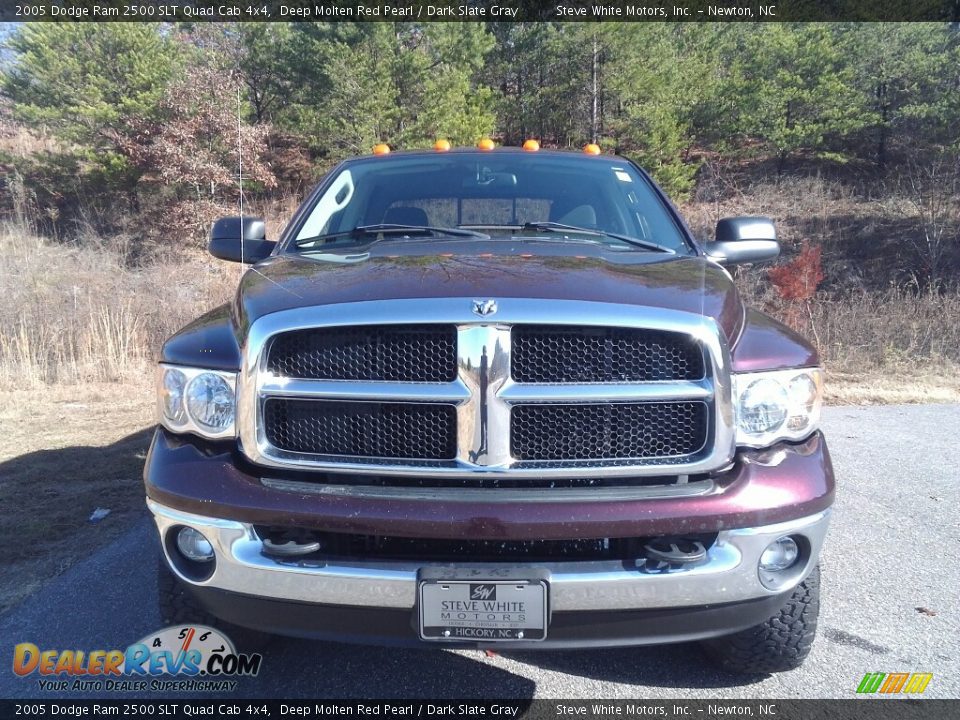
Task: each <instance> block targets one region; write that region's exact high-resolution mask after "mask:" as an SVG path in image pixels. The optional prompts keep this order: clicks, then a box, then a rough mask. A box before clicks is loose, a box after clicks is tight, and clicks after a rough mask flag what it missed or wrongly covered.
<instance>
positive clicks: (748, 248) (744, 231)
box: [703, 217, 780, 265]
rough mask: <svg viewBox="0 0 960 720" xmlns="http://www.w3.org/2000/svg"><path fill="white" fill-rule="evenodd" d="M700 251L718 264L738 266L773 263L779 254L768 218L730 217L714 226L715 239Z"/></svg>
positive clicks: (775, 236)
mask: <svg viewBox="0 0 960 720" xmlns="http://www.w3.org/2000/svg"><path fill="white" fill-rule="evenodd" d="M703 249H704V250H705V251H706V253H707V255H709V256H710V257H712V258H713V259H714V260H716V261H717V262H718V263H720V264H721V265H738V264H740V263H755V262H762V261H764V260H773V259H774V258H775V257H777V255H779V254H780V243H778V242H777V229H776V227H774V225H773V220H771V219H770V218H765V217H733V218H723V220H720V221H719V222H718V223H717V233H716V240H714V241H713V242H708V243H706V244H705V245H704V246H703Z"/></svg>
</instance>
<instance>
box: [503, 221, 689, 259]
mask: <svg viewBox="0 0 960 720" xmlns="http://www.w3.org/2000/svg"><path fill="white" fill-rule="evenodd" d="M521 227H522V229H523V230H537V231H538V232H564V231H569V232H578V233H583V234H584V235H601V236H603V237H608V238H613V239H614V240H620V241H621V242H625V243H627V244H628V245H636V246H637V247H642V248H644V249H645V250H653V251H655V252H666V253H670V254H671V255H675V254H676V251H675V250H672V249H671V248H668V247H667V246H666V245H660V244H658V243H655V242H652V241H650V240H640V239H639V238H634V237H630V236H629V235H620V234H618V233H612V232H607V231H606V230H597V229H596V228H585V227H578V226H577V225H565V224H564V223H558V222H550V221H547V220H541V221H539V222H528V223H524V224H523V225H522V226H521Z"/></svg>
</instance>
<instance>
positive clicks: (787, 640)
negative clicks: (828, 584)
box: [703, 565, 820, 674]
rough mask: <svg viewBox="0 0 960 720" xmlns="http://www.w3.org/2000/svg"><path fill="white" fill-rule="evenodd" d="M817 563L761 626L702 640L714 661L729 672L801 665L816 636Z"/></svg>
mask: <svg viewBox="0 0 960 720" xmlns="http://www.w3.org/2000/svg"><path fill="white" fill-rule="evenodd" d="M819 614H820V566H819V565H818V566H816V567H814V568H813V571H812V572H811V573H810V574H809V575H808V576H807V579H806V580H804V581H803V582H802V583H800V584H799V585H797V587H796V588H795V589H794V591H793V593H791V595H790V597H789V599H788V600H787V602H786V603H784V605H783V607H781V608H780V612H778V613H777V614H776V615H774V616H773V617H772V618H770V619H769V620H767V621H766V622H764V623H761V624H760V625H755V626H753V627H751V628H747V629H746V630H741V631H740V632H738V633H734V634H733V635H725V636H723V637H719V638H713V639H711V640H705V641H704V642H703V647H704V650H705V651H706V653H707V655H708V656H709V657H710V659H711V660H713V662H714V663H715V664H716V665H717V666H718V667H720V668H721V669H723V670H726V671H727V672H731V673H751V674H761V673H762V674H766V673H775V672H783V671H785V670H793V669H794V668H798V667H800V666H801V665H802V664H803V661H804V660H805V659H806V657H807V655H809V654H810V649H811V648H812V647H813V641H814V638H815V637H816V635H817V616H818V615H819Z"/></svg>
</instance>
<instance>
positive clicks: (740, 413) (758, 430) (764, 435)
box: [733, 368, 823, 447]
mask: <svg viewBox="0 0 960 720" xmlns="http://www.w3.org/2000/svg"><path fill="white" fill-rule="evenodd" d="M733 401H734V407H735V408H736V415H737V445H745V446H747V447H764V446H767V445H771V444H773V443H775V442H777V441H778V440H802V439H803V438H805V437H807V436H808V435H809V434H810V433H811V432H813V431H814V430H816V429H817V425H818V424H819V422H820V406H821V405H822V403H823V371H822V370H820V368H802V369H797V370H775V371H771V372H758V373H737V374H734V376H733Z"/></svg>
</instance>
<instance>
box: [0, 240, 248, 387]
mask: <svg viewBox="0 0 960 720" xmlns="http://www.w3.org/2000/svg"><path fill="white" fill-rule="evenodd" d="M0 254H2V256H3V258H4V265H5V267H4V273H3V274H2V275H0V296H2V297H3V298H4V302H3V303H0V325H2V327H3V328H4V332H3V334H2V335H0V388H14V387H23V386H24V385H27V386H38V385H44V384H50V383H78V382H90V381H94V382H103V381H123V380H129V379H131V378H133V377H136V376H138V375H140V374H142V373H143V371H144V368H145V367H146V366H148V365H149V364H150V363H151V362H152V361H153V360H154V359H155V357H156V355H157V353H158V351H159V349H160V345H161V344H162V342H163V340H164V339H165V338H167V337H168V336H169V335H171V334H172V333H173V332H175V331H176V330H177V329H179V328H180V327H182V326H183V325H185V324H186V323H187V322H189V321H190V320H192V319H193V318H195V317H196V316H197V315H199V314H200V313H201V312H203V311H205V310H208V309H210V308H212V307H214V306H216V305H219V304H220V303H222V302H225V301H226V300H227V299H228V298H229V297H230V294H231V293H232V292H233V290H234V288H235V287H236V282H237V279H238V277H239V268H238V267H237V266H228V265H226V264H225V263H222V262H218V261H214V260H212V259H209V260H208V259H207V258H208V256H203V255H200V254H199V253H197V254H196V256H195V257H187V258H184V259H182V260H180V261H178V262H176V263H156V264H153V265H150V266H148V267H143V268H136V267H134V268H131V267H129V266H127V264H126V263H125V252H124V248H123V247H117V246H109V245H107V244H105V243H102V242H99V241H97V239H96V238H86V239H85V242H83V243H76V244H52V243H49V242H46V241H43V240H40V239H39V238H37V237H35V236H32V235H31V234H30V233H29V232H28V231H23V230H17V229H16V228H14V227H13V226H11V225H6V226H0Z"/></svg>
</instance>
